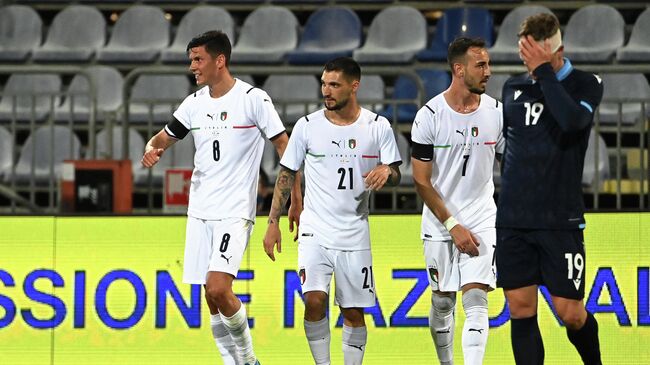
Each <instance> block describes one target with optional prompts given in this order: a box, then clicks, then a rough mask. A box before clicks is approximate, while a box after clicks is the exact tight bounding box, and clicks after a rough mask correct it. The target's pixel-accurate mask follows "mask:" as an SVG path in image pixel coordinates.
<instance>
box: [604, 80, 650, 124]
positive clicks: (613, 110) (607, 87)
mask: <svg viewBox="0 0 650 365" xmlns="http://www.w3.org/2000/svg"><path fill="white" fill-rule="evenodd" d="M601 76H602V80H603V88H604V90H603V100H609V101H610V102H604V101H603V103H602V104H601V105H600V108H599V110H600V113H599V114H600V121H601V123H606V124H616V123H617V122H618V119H619V114H618V108H619V105H620V104H621V103H622V109H621V112H622V113H621V123H622V124H624V125H625V124H634V123H635V122H637V121H639V120H641V119H645V116H642V115H641V100H645V101H646V103H645V112H646V116H648V115H650V111H649V110H648V107H650V85H648V80H646V78H645V76H644V75H643V74H641V73H634V74H608V73H606V74H602V75H601ZM629 100H637V101H634V102H631V101H629ZM625 101H628V102H625Z"/></svg>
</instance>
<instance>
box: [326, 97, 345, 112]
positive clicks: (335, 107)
mask: <svg viewBox="0 0 650 365" xmlns="http://www.w3.org/2000/svg"><path fill="white" fill-rule="evenodd" d="M348 100H349V99H345V100H341V101H337V102H335V103H334V105H332V106H329V105H327V103H324V104H325V108H326V109H327V110H341V109H343V108H344V107H345V106H346V105H348Z"/></svg>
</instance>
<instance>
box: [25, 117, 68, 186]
mask: <svg viewBox="0 0 650 365" xmlns="http://www.w3.org/2000/svg"><path fill="white" fill-rule="evenodd" d="M52 143H54V144H52ZM80 151H81V142H79V138H77V136H76V135H75V134H74V133H73V132H72V131H71V130H70V129H69V128H67V127H64V126H60V125H55V126H49V125H44V126H41V127H39V128H37V129H36V130H35V131H34V133H32V134H31V135H30V136H29V137H27V140H26V141H25V144H23V146H22V148H21V150H20V157H19V158H18V163H17V164H16V174H15V179H16V182H26V181H30V177H31V167H32V159H33V161H34V181H35V182H36V183H45V182H47V181H50V179H53V181H58V180H59V178H60V176H61V168H62V165H63V160H68V159H70V160H77V159H79V157H80V156H81V153H80ZM51 163H53V164H54V170H53V172H54V174H53V175H52V174H50V164H51Z"/></svg>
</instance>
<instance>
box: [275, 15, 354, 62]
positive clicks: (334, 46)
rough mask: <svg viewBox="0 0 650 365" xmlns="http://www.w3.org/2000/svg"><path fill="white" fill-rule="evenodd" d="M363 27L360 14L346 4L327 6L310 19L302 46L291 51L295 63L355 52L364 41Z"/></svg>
mask: <svg viewBox="0 0 650 365" xmlns="http://www.w3.org/2000/svg"><path fill="white" fill-rule="evenodd" d="M362 36H363V30H362V26H361V20H359V17H358V16H357V14H356V13H355V12H354V11H352V10H350V9H348V8H345V7H326V8H322V9H319V10H317V11H315V12H314V13H312V14H311V15H310V16H309V19H307V23H306V24H305V28H304V30H303V32H302V38H301V39H300V43H299V44H298V48H296V49H295V50H293V51H291V52H289V53H288V55H287V60H288V61H289V63H292V64H317V65H322V64H324V63H325V62H327V61H329V60H331V59H333V58H336V57H343V56H351V55H352V51H354V50H355V49H357V48H359V46H360V45H361V37H362Z"/></svg>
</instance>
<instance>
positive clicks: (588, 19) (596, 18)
mask: <svg viewBox="0 0 650 365" xmlns="http://www.w3.org/2000/svg"><path fill="white" fill-rule="evenodd" d="M604 29H606V30H607V31H603V30H604ZM563 38H564V48H565V51H564V54H565V55H566V56H567V57H568V58H569V59H570V60H572V61H574V62H594V63H605V62H610V61H611V60H612V58H613V57H614V55H615V54H616V50H617V49H618V48H620V47H622V46H623V42H624V41H625V20H624V19H623V16H621V14H620V13H619V12H618V11H617V10H616V9H614V8H613V7H611V6H609V5H603V4H598V5H589V6H585V7H583V8H580V9H579V10H577V11H576V12H575V13H573V15H571V18H570V19H569V22H568V23H567V26H566V28H565V29H564V35H563Z"/></svg>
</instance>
